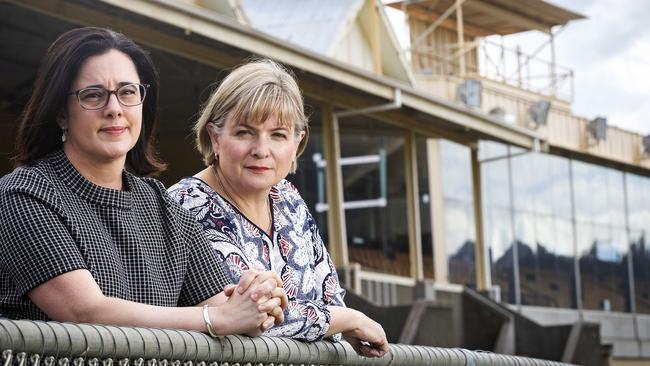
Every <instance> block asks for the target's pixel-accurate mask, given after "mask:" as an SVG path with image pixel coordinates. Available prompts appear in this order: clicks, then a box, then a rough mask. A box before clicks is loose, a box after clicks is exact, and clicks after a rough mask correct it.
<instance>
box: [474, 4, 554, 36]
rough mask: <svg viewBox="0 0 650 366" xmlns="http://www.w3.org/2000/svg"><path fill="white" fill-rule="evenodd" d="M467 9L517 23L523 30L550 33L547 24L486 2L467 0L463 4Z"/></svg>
mask: <svg viewBox="0 0 650 366" xmlns="http://www.w3.org/2000/svg"><path fill="white" fill-rule="evenodd" d="M465 5H466V6H467V9H468V10H469V9H472V10H476V11H480V12H483V13H485V14H486V15H489V16H493V17H494V18H495V19H504V20H507V21H508V22H510V23H513V22H514V23H518V24H519V25H521V26H522V27H523V28H527V29H537V30H538V31H540V32H544V33H548V32H550V31H551V27H550V26H549V25H548V24H544V23H541V22H538V21H535V20H533V19H531V18H528V17H525V16H522V15H519V14H517V13H515V12H512V11H509V10H506V9H503V8H500V7H498V6H496V5H492V4H491V3H489V2H486V1H477V0H469V1H467V3H466V4H465Z"/></svg>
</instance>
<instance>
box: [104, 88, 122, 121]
mask: <svg viewBox="0 0 650 366" xmlns="http://www.w3.org/2000/svg"><path fill="white" fill-rule="evenodd" d="M104 115H106V116H110V117H113V118H117V117H119V116H121V115H122V105H121V104H120V102H119V101H118V100H117V95H116V94H115V93H110V94H108V102H106V106H105V107H104Z"/></svg>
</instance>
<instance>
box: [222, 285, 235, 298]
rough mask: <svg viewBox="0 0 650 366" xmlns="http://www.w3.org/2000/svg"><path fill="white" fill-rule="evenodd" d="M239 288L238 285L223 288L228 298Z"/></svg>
mask: <svg viewBox="0 0 650 366" xmlns="http://www.w3.org/2000/svg"><path fill="white" fill-rule="evenodd" d="M236 288H237V285H233V284H230V285H226V287H224V288H223V294H224V295H226V296H227V297H230V296H232V294H233V292H235V289H236Z"/></svg>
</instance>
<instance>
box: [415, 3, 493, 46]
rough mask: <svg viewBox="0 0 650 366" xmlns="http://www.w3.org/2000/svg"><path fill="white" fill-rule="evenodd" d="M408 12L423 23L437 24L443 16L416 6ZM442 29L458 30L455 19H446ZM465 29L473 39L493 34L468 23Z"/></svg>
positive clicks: (441, 25)
mask: <svg viewBox="0 0 650 366" xmlns="http://www.w3.org/2000/svg"><path fill="white" fill-rule="evenodd" d="M406 11H407V14H408V16H409V17H410V18H414V19H419V20H423V21H426V22H435V21H436V20H438V18H440V16H441V14H440V13H437V12H433V11H430V12H429V11H425V10H422V9H420V8H419V7H415V6H412V7H408V8H407V10H406ZM440 27H442V28H445V29H449V30H456V21H455V20H453V19H445V20H443V21H442V23H441V24H440ZM464 28H465V33H467V35H468V36H470V37H473V38H476V37H484V36H488V35H490V34H492V32H488V31H487V30H485V29H481V28H478V27H475V26H472V25H469V24H467V23H466V24H465V25H464Z"/></svg>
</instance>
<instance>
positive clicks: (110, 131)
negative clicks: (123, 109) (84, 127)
mask: <svg viewBox="0 0 650 366" xmlns="http://www.w3.org/2000/svg"><path fill="white" fill-rule="evenodd" d="M100 131H101V132H104V133H107V134H109V135H119V134H121V133H122V132H124V131H126V127H118V126H115V127H105V128H102V129H101V130H100Z"/></svg>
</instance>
